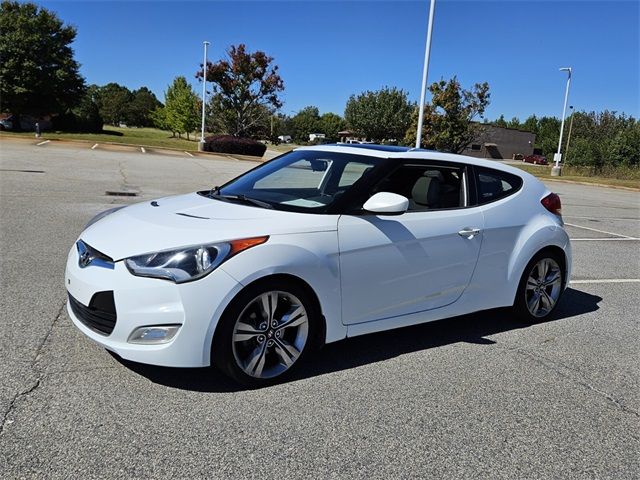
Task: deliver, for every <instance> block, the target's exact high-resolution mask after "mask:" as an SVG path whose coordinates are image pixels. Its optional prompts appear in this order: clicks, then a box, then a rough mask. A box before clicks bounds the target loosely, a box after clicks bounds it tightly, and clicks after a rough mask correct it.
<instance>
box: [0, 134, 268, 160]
mask: <svg viewBox="0 0 640 480" xmlns="http://www.w3.org/2000/svg"><path fill="white" fill-rule="evenodd" d="M0 139H2V140H18V141H28V142H31V143H33V144H34V145H35V144H36V143H40V142H43V141H45V140H49V141H50V142H51V143H70V144H81V145H89V147H91V146H92V145H95V144H96V143H97V144H98V145H106V146H108V147H116V148H118V147H123V148H126V149H135V150H140V149H141V148H144V149H145V150H146V151H148V152H154V153H159V154H163V153H164V152H171V154H181V155H183V154H185V153H187V152H188V153H189V154H190V155H191V156H193V157H203V158H207V157H209V158H210V159H211V160H215V157H223V158H229V159H231V160H238V161H242V162H255V163H262V162H264V161H265V159H264V158H262V157H260V158H257V157H252V156H249V155H231V154H229V153H217V152H198V151H196V150H184V149H180V148H170V147H158V146H153V145H144V144H136V143H120V142H101V141H96V140H81V139H67V138H47V137H46V136H45V135H43V136H42V137H40V138H35V137H34V138H30V137H23V136H18V135H16V136H13V135H11V134H9V135H6V134H4V135H2V136H0Z"/></svg>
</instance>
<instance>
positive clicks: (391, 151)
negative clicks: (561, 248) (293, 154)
mask: <svg viewBox="0 0 640 480" xmlns="http://www.w3.org/2000/svg"><path fill="white" fill-rule="evenodd" d="M295 150H296V151H298V150H313V151H320V152H337V153H352V154H356V155H366V156H369V157H377V158H397V159H399V160H411V159H415V160H435V161H444V162H457V163H465V164H467V165H476V166H478V167H487V168H493V169H495V170H502V171H505V172H509V173H513V174H516V175H519V176H520V177H524V178H531V179H533V178H535V177H534V176H533V175H530V174H529V173H527V172H525V171H524V170H521V169H519V168H516V167H513V166H511V165H507V164H505V163H503V162H499V161H496V160H488V159H483V158H476V157H469V156H466V155H457V154H455V153H444V152H437V151H435V150H425V149H422V148H409V147H398V146H393V145H376V144H355V145H352V144H328V145H316V146H310V147H298V148H296V149H295Z"/></svg>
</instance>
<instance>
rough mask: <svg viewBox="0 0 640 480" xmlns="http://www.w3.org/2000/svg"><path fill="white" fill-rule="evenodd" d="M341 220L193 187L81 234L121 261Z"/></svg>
mask: <svg viewBox="0 0 640 480" xmlns="http://www.w3.org/2000/svg"><path fill="white" fill-rule="evenodd" d="M337 221H338V216H337V215H321V214H310V213H297V212H284V211H280V210H269V209H265V208H260V207H253V206H248V205H242V204H236V203H229V202H224V201H220V200H214V199H211V198H207V197H203V196H202V195H198V194H197V193H191V194H187V195H180V196H176V197H166V198H160V199H158V200H154V201H151V202H144V203H138V204H134V205H130V206H128V207H125V208H123V209H121V210H118V211H116V212H114V213H112V214H110V215H107V216H106V217H104V218H102V219H101V220H99V221H97V222H96V223H94V224H93V225H91V226H90V227H89V228H87V229H86V230H85V231H84V232H82V235H80V238H81V239H82V240H83V241H84V242H86V243H88V244H89V245H91V246H92V247H93V248H95V249H97V250H99V251H100V252H102V253H104V254H105V255H108V256H109V257H111V258H113V259H114V260H116V261H117V260H122V259H123V258H127V257H130V256H133V255H140V254H143V253H149V252H155V251H159V250H167V249H171V248H177V247H183V246H187V245H198V244H206V243H213V242H219V241H225V240H234V239H240V238H248V237H255V236H261V235H279V234H292V233H309V232H319V231H333V230H336V229H337Z"/></svg>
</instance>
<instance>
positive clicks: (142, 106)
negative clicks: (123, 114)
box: [126, 87, 162, 127]
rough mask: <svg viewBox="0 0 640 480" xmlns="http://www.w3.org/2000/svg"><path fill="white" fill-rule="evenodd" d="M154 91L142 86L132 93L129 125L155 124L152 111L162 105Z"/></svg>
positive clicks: (128, 118)
mask: <svg viewBox="0 0 640 480" xmlns="http://www.w3.org/2000/svg"><path fill="white" fill-rule="evenodd" d="M161 106H162V104H161V103H160V102H159V101H158V99H157V98H156V96H155V95H154V93H153V92H152V91H151V90H149V89H148V88H147V87H141V88H139V89H138V90H134V91H133V92H132V93H131V105H130V106H129V111H128V112H127V120H126V122H127V125H134V126H136V127H150V126H152V125H153V119H152V118H151V113H152V112H153V111H154V110H155V109H156V108H159V107H161Z"/></svg>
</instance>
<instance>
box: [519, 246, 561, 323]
mask: <svg viewBox="0 0 640 480" xmlns="http://www.w3.org/2000/svg"><path fill="white" fill-rule="evenodd" d="M561 265H562V262H561V260H560V258H558V256H557V255H556V254H554V253H552V252H544V251H543V252H540V253H538V254H537V255H536V256H534V257H533V258H532V259H531V261H530V262H529V263H528V265H527V267H526V268H525V270H524V273H523V274H522V278H521V279H520V284H519V285H518V292H517V294H516V300H515V303H514V305H513V306H514V309H515V311H516V313H517V314H518V316H519V317H520V318H522V319H523V320H526V321H529V322H540V321H542V320H544V319H546V318H547V317H549V315H551V313H552V312H553V311H554V310H555V308H556V306H557V305H558V301H559V300H560V296H561V295H562V291H563V287H564V272H563V269H562V267H561Z"/></svg>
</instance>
